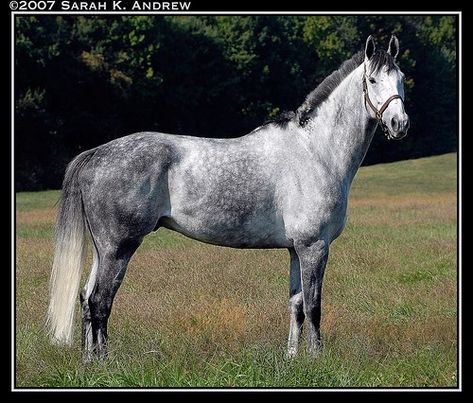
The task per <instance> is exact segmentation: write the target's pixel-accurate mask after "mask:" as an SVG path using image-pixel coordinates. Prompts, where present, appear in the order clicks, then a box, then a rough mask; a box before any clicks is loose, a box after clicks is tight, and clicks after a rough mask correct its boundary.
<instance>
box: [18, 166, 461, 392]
mask: <svg viewBox="0 0 473 403" xmlns="http://www.w3.org/2000/svg"><path fill="white" fill-rule="evenodd" d="M439 158H444V157H439ZM426 161H427V160H426ZM429 163H430V161H429ZM401 164H402V163H401ZM417 164H419V163H417ZM416 166H417V165H416ZM370 169H371V167H369V168H365V170H370ZM376 169H381V168H376ZM400 169H401V168H400ZM418 169H420V168H418ZM389 172H391V171H389ZM381 174H382V172H381ZM362 176H363V175H362ZM436 180H437V181H438V176H437V177H436ZM360 186H361V185H360ZM364 186H365V188H366V187H367V188H368V189H369V187H370V186H372V188H373V189H372V190H373V191H370V192H368V194H366V197H365V196H363V194H362V193H364V192H360V191H359V188H358V189H357V188H356V187H355V188H354V197H353V198H352V199H351V201H350V214H349V221H348V226H347V228H346V230H345V232H344V234H343V235H342V236H341V237H340V238H339V239H338V240H337V241H336V242H335V243H334V244H333V245H332V249H331V256H330V259H329V264H328V267H327V271H326V279H325V283H324V298H323V318H322V332H323V334H324V336H325V346H326V352H325V353H324V354H323V355H322V356H321V357H319V359H318V360H316V361H315V362H314V361H311V360H308V359H306V358H304V354H302V357H301V358H300V360H299V361H297V362H296V363H285V362H284V361H283V360H282V354H283V350H284V346H285V343H286V337H287V330H288V312H287V294H288V284H287V275H288V256H287V252H286V251H284V250H265V251H262V250H233V249H228V248H221V247H215V246H210V245H206V244H202V243H198V242H194V241H189V240H187V239H183V238H182V237H181V236H178V235H175V234H173V233H170V232H169V231H166V230H160V231H158V233H157V234H153V235H152V236H150V237H149V238H148V240H147V241H146V242H145V244H144V245H143V247H142V248H140V250H139V251H138V252H137V253H136V254H135V256H134V257H133V259H132V261H131V263H130V266H129V269H128V273H127V275H126V277H125V281H124V283H123V285H122V288H121V289H120V291H119V292H118V295H117V297H116V300H115V303H114V308H113V311H112V316H111V319H110V335H111V342H110V347H111V350H112V354H111V357H112V358H111V360H110V362H109V363H108V364H106V365H105V366H103V365H102V366H97V367H84V366H83V364H81V362H80V356H79V337H77V336H78V329H77V332H76V342H75V343H76V344H75V346H74V348H72V349H66V350H63V349H57V348H51V347H49V346H48V344H47V340H46V337H45V335H44V330H43V328H42V326H43V323H44V315H45V311H46V306H47V289H48V277H49V272H50V266H51V261H52V239H51V237H50V234H52V225H53V222H54V210H53V209H51V208H47V207H44V206H42V207H41V208H38V209H34V208H32V207H31V206H32V205H33V203H27V201H26V202H24V203H25V205H28V206H29V207H28V209H19V210H17V216H16V218H17V238H16V242H17V243H16V314H17V340H16V342H17V374H16V375H17V376H16V379H17V383H18V385H19V386H28V385H29V386H34V385H49V386H61V385H63V386H64V385H81V386H87V385H102V386H107V385H120V386H126V385H128V386H133V385H137V386H140V385H141V386H144V385H148V386H152V385H155V386H156V385H158V386H166V385H167V386H198V385H201V386H209V385H210V386H225V385H230V386H236V385H243V386H258V385H260V386H278V385H279V386H304V385H305V386H454V385H455V384H456V379H457V375H456V371H457V369H456V347H457V346H456V337H457V329H456V320H457V312H456V298H457V287H456V255H457V250H456V215H457V211H456V196H455V194H454V193H452V192H451V191H441V189H440V190H438V189H436V191H435V192H429V191H427V190H425V189H423V190H420V191H419V192H417V193H412V192H408V193H406V194H404V193H402V189H401V190H400V192H399V194H396V195H388V194H387V192H384V191H383V189H381V188H380V187H379V186H380V185H379V184H371V185H370V182H369V180H366V181H365V182H364ZM436 186H438V184H437V185H436ZM34 197H36V198H38V197H39V196H38V194H36V195H34ZM48 197H50V198H51V197H52V196H51V195H50V194H49V195H48ZM89 263H90V256H89ZM77 328H78V326H77Z"/></svg>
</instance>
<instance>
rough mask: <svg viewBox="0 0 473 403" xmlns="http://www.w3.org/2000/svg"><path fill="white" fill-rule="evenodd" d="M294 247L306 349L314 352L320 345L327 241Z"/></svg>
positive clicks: (311, 352)
mask: <svg viewBox="0 0 473 403" xmlns="http://www.w3.org/2000/svg"><path fill="white" fill-rule="evenodd" d="M294 249H295V251H296V253H297V256H298V257H299V261H300V270H301V280H302V300H303V312H304V315H305V317H306V321H307V331H308V334H307V350H308V352H309V354H314V353H315V352H317V351H318V350H320V349H321V347H322V341H321V337H320V316H321V299H322V282H323V278H324V272H325V266H326V264H327V259H328V249H329V248H328V243H327V242H325V241H323V240H318V241H315V242H311V243H303V242H301V243H297V244H296V245H294Z"/></svg>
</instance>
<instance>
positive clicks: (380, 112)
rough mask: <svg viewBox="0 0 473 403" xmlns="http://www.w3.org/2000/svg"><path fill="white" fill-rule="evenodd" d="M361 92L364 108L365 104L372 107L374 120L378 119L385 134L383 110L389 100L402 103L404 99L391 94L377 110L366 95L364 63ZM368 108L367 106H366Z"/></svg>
mask: <svg viewBox="0 0 473 403" xmlns="http://www.w3.org/2000/svg"><path fill="white" fill-rule="evenodd" d="M362 81H363V93H364V94H365V108H366V104H368V105H369V107H370V108H371V109H372V111H373V112H374V113H375V115H376V120H377V121H378V123H379V125H380V126H381V129H383V132H384V133H385V134H386V133H388V126H387V125H386V124H385V123H384V122H383V113H384V111H385V110H386V109H387V108H388V106H389V104H390V103H391V101H394V100H395V99H400V100H401V102H402V103H404V100H403V99H402V97H401V96H400V95H399V94H396V95H391V96H390V97H389V98H388V99H387V100H386V101H385V102H384V104H383V105H382V106H381V108H380V109H379V110H378V109H377V108H376V106H374V105H373V102H371V99H370V96H369V95H368V85H367V84H366V65H364V71H363V80H362ZM366 109H368V108H366Z"/></svg>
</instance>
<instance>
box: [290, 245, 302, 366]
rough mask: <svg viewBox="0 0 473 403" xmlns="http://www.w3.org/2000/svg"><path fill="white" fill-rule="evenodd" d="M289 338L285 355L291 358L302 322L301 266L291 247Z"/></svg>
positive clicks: (293, 354)
mask: <svg viewBox="0 0 473 403" xmlns="http://www.w3.org/2000/svg"><path fill="white" fill-rule="evenodd" d="M289 255H290V259H291V261H290V267H289V313H290V317H291V319H290V324H289V339H288V342H287V356H288V358H293V357H294V356H295V355H296V354H297V350H298V348H299V339H300V336H301V331H302V324H303V322H304V311H303V309H302V287H301V267H300V263H299V257H298V256H297V253H296V251H295V250H294V249H293V248H290V249H289Z"/></svg>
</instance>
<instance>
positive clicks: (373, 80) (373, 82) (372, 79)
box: [368, 77, 376, 84]
mask: <svg viewBox="0 0 473 403" xmlns="http://www.w3.org/2000/svg"><path fill="white" fill-rule="evenodd" d="M368 81H369V82H370V83H371V84H376V80H375V79H374V78H373V77H370V78H368Z"/></svg>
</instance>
